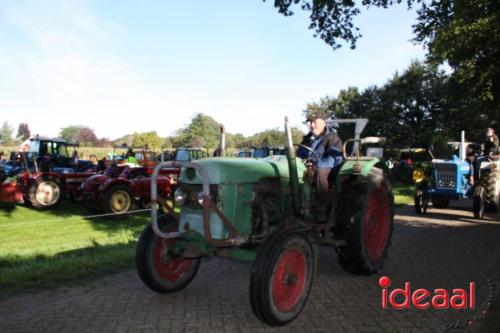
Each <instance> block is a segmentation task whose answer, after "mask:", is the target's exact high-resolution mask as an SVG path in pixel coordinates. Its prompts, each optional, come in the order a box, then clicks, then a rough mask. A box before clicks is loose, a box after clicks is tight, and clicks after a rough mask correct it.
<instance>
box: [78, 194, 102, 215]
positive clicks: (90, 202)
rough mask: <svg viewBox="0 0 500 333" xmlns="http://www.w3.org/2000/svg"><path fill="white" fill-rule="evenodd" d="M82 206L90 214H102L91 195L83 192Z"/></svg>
mask: <svg viewBox="0 0 500 333" xmlns="http://www.w3.org/2000/svg"><path fill="white" fill-rule="evenodd" d="M82 202H83V206H84V207H85V208H86V209H87V210H88V211H89V212H90V213H92V214H97V213H101V212H102V208H101V207H100V206H99V203H98V202H97V200H96V199H95V197H94V195H93V194H92V193H88V192H84V193H83V194H82Z"/></svg>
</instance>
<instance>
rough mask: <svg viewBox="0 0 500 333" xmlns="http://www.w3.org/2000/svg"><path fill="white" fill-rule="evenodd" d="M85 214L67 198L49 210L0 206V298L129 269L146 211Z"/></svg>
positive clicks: (146, 220)
mask: <svg viewBox="0 0 500 333" xmlns="http://www.w3.org/2000/svg"><path fill="white" fill-rule="evenodd" d="M87 215H88V213H87V212H86V210H85V209H84V208H83V207H82V205H81V204H76V203H71V202H69V201H65V202H64V203H63V204H62V205H61V207H59V208H57V209H54V210H52V211H43V212H40V211H35V210H33V209H30V208H26V207H22V206H17V207H16V208H14V209H13V210H11V211H8V210H5V209H4V208H2V209H0V297H5V296H8V295H9V294H12V293H16V292H19V291H22V290H25V289H30V288H35V287H47V286H53V285H56V284H59V283H61V282H66V281H70V280H76V279H82V278H89V277H95V276H99V275H103V274H107V273H112V272H116V271H120V270H123V269H126V268H133V267H134V265H133V255H134V248H135V244H136V242H137V238H138V236H139V234H140V232H141V231H142V229H143V228H144V225H145V224H146V223H147V222H148V221H149V215H148V214H147V213H141V214H140V215H132V216H130V217H129V218H128V219H126V220H113V219H104V218H101V219H93V218H85V216H87Z"/></svg>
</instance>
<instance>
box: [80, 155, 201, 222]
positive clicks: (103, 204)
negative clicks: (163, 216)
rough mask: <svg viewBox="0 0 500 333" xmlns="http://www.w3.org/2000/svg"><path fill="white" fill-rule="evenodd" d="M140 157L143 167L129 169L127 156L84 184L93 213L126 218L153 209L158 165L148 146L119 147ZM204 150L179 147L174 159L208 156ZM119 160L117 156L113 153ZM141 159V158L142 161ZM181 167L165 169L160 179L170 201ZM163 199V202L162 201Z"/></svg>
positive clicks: (85, 197)
mask: <svg viewBox="0 0 500 333" xmlns="http://www.w3.org/2000/svg"><path fill="white" fill-rule="evenodd" d="M120 148H127V151H128V152H129V153H131V154H132V155H133V156H134V157H137V161H138V164H139V165H140V166H138V167H134V166H127V165H126V164H124V163H126V159H125V157H123V158H121V157H120V158H119V160H120V161H121V162H122V163H121V164H118V163H113V165H112V166H111V167H110V168H108V169H107V170H106V171H105V172H104V173H103V174H97V175H94V176H92V177H89V178H88V179H87V180H86V181H85V182H84V183H83V184H82V185H81V191H82V196H83V203H84V205H85V207H86V208H87V209H88V210H89V211H90V212H91V213H111V214H118V216H125V214H126V213H127V212H129V211H130V210H132V208H133V207H134V206H137V207H139V208H142V209H146V208H149V207H150V198H151V179H150V176H151V174H152V173H153V169H154V167H155V166H156V162H155V161H154V159H153V158H152V156H153V154H152V153H151V152H150V151H149V150H148V149H147V147H120ZM202 153H205V152H204V151H203V150H201V149H194V148H179V149H177V151H176V152H175V154H174V155H173V156H175V157H174V158H176V159H180V160H183V161H191V160H192V159H199V158H202V157H206V153H205V154H202ZM113 156H114V157H116V156H117V155H116V154H113ZM141 158H142V159H141ZM179 172H180V170H179V169H178V168H169V169H163V170H162V172H161V173H160V177H158V195H159V197H160V198H161V199H163V200H165V201H166V200H167V199H169V198H170V196H171V193H172V190H173V187H175V185H176V183H177V176H178V175H179ZM161 199H160V200H161Z"/></svg>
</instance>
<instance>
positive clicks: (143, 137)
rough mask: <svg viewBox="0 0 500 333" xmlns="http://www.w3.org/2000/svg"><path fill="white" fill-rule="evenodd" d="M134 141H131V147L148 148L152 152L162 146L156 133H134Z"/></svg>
mask: <svg viewBox="0 0 500 333" xmlns="http://www.w3.org/2000/svg"><path fill="white" fill-rule="evenodd" d="M133 135H134V139H133V140H132V145H133V146H136V147H143V146H146V145H147V146H148V147H149V148H151V149H152V150H155V149H160V148H161V146H162V139H161V138H160V137H159V136H158V133H156V131H151V132H144V133H134V134H133Z"/></svg>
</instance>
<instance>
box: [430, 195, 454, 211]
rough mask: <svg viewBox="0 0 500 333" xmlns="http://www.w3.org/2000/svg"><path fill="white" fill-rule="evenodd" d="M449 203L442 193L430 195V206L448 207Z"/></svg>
mask: <svg viewBox="0 0 500 333" xmlns="http://www.w3.org/2000/svg"><path fill="white" fill-rule="evenodd" d="M449 203H450V199H449V198H447V197H444V196H442V195H433V196H432V207H434V208H441V209H444V208H448V205H449Z"/></svg>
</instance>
